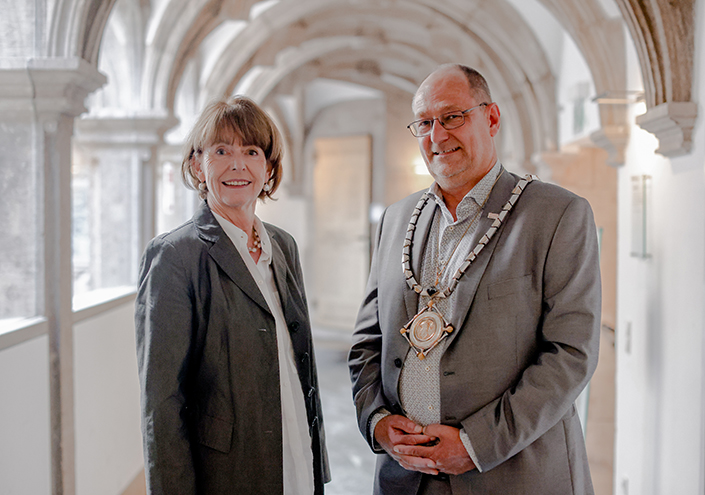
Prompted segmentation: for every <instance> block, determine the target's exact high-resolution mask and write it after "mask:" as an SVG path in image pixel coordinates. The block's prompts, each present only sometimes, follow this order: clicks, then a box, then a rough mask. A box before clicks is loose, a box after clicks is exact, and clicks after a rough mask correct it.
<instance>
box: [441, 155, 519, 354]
mask: <svg viewBox="0 0 705 495" xmlns="http://www.w3.org/2000/svg"><path fill="white" fill-rule="evenodd" d="M502 170H503V172H504V173H502V176H501V177H500V178H499V179H498V180H497V183H496V184H495V185H494V187H493V188H492V191H491V192H490V196H489V198H488V199H487V204H486V205H485V208H484V211H483V212H482V217H481V218H480V220H479V223H478V226H477V229H476V230H475V233H474V234H473V237H472V242H471V244H470V245H471V246H472V249H475V246H477V245H478V243H479V242H480V239H481V238H482V236H484V235H485V233H486V232H487V230H488V229H489V228H490V227H491V226H492V223H493V222H494V219H492V218H490V217H489V216H488V214H490V213H499V212H501V211H502V207H503V206H504V204H505V203H506V202H507V200H508V199H509V197H510V196H511V194H512V190H513V189H514V186H515V185H516V183H517V182H518V180H517V179H516V178H515V177H514V176H513V175H512V174H510V173H509V172H508V171H506V170H504V168H502ZM511 214H512V212H509V215H511ZM505 225H506V219H505V221H504V222H503V223H502V225H501V227H499V230H498V231H497V232H496V233H495V234H494V236H493V237H492V240H491V241H490V243H489V244H487V245H486V246H485V247H484V248H483V249H482V251H481V252H480V254H479V255H478V257H477V258H475V261H474V262H473V263H472V264H471V265H470V267H469V268H468V270H467V271H466V272H465V274H464V275H463V276H462V277H461V278H460V281H459V282H458V286H457V287H456V289H455V292H456V294H455V308H454V310H453V317H452V318H451V321H450V323H451V325H453V328H454V329H455V330H456V331H455V332H453V333H451V334H450V340H453V339H454V338H455V336H456V335H458V333H459V332H458V330H459V329H461V328H462V325H463V323H464V321H465V318H466V316H467V314H468V311H469V310H470V305H471V304H472V301H473V299H474V298H475V293H476V291H477V286H478V285H479V283H480V279H481V278H482V276H483V275H484V273H485V270H486V269H487V265H488V264H489V261H490V259H491V258H492V253H493V251H494V249H495V247H496V246H497V240H498V239H499V237H500V236H501V235H502V231H503V230H504V226H505Z"/></svg>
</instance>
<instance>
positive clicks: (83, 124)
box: [74, 114, 179, 148]
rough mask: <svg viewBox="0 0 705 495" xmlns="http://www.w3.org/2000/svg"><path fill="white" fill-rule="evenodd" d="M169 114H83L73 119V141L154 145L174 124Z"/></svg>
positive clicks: (108, 144) (105, 144) (107, 144)
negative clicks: (74, 120) (104, 115)
mask: <svg viewBox="0 0 705 495" xmlns="http://www.w3.org/2000/svg"><path fill="white" fill-rule="evenodd" d="M178 123H179V119H177V118H176V117H174V116H173V115H161V114H149V115H148V114H144V115H134V116H129V117H102V116H92V115H85V116H83V117H82V118H80V119H77V120H76V122H75V135H74V140H75V142H77V143H79V144H85V145H102V146H116V147H119V146H127V147H130V148H134V147H135V146H154V145H158V144H162V138H163V137H164V133H165V132H166V131H168V130H169V129H171V128H173V127H175V126H176V125H178Z"/></svg>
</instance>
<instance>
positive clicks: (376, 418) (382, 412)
mask: <svg viewBox="0 0 705 495" xmlns="http://www.w3.org/2000/svg"><path fill="white" fill-rule="evenodd" d="M391 414H392V413H390V412H389V411H387V410H386V409H385V408H381V409H378V410H377V412H376V413H374V414H373V415H372V419H370V426H369V430H368V433H369V438H371V439H372V451H373V452H375V453H377V454H381V453H383V452H384V449H383V448H382V447H381V446H380V445H379V444H378V443H377V439H376V438H375V428H376V427H377V423H379V422H380V421H382V420H383V419H384V418H386V417H387V416H389V415H391Z"/></svg>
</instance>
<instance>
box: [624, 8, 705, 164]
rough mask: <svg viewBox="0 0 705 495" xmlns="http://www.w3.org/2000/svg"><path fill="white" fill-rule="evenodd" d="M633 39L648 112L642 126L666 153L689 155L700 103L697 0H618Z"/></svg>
mask: <svg viewBox="0 0 705 495" xmlns="http://www.w3.org/2000/svg"><path fill="white" fill-rule="evenodd" d="M617 4H618V5H619V8H620V9H621V11H622V15H623V17H624V20H625V21H626V23H627V26H628V28H629V31H630V33H631V35H632V38H633V39H634V44H635V46H636V49H637V53H638V55H639V63H640V65H641V73H642V77H643V79H644V90H645V96H646V105H647V108H648V110H647V112H646V113H645V114H644V115H641V116H640V117H639V118H638V119H637V124H638V125H640V126H641V127H642V128H644V129H645V130H647V131H649V132H651V133H653V134H654V135H656V137H657V138H658V139H659V141H660V143H661V145H660V147H659V149H658V150H657V152H658V153H660V154H662V155H664V156H667V157H676V156H681V155H684V154H687V153H689V152H690V149H691V147H692V142H691V139H692V130H693V126H694V124H695V120H696V118H697V105H696V104H695V103H694V102H692V85H693V57H694V51H695V41H694V40H695V25H694V23H695V0H679V1H677V2H673V1H669V0H617Z"/></svg>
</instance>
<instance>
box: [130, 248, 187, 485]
mask: <svg viewBox="0 0 705 495" xmlns="http://www.w3.org/2000/svg"><path fill="white" fill-rule="evenodd" d="M190 285H191V284H190V281H189V274H188V270H187V268H186V266H185V264H184V263H183V261H182V259H181V256H180V253H179V252H178V251H177V250H176V249H175V247H174V246H173V245H172V244H170V243H169V242H168V241H166V240H164V239H161V238H156V239H154V240H153V241H152V242H151V243H150V244H149V246H148V247H147V249H146V251H145V254H144V256H143V258H142V263H141V266H140V275H139V287H138V292H137V300H136V303H135V328H136V341H137V362H138V369H139V380H140V388H141V405H142V435H143V442H144V461H145V474H146V478H147V492H148V493H150V494H152V495H162V494H168V495H174V494H184V495H185V494H190V495H193V494H195V493H196V488H195V475H194V466H193V459H192V454H191V447H190V443H189V431H188V427H187V416H188V415H189V414H190V411H189V410H188V408H187V406H188V402H187V391H186V388H187V383H186V377H187V376H188V375H189V373H188V371H189V361H190V354H191V348H192V344H191V341H192V326H193V325H194V323H193V307H194V295H193V290H192V287H191V286H190Z"/></svg>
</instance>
